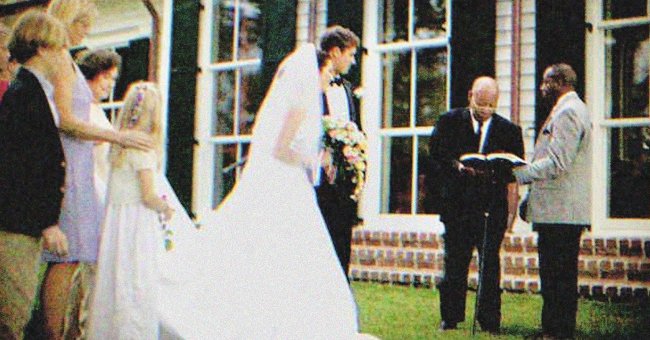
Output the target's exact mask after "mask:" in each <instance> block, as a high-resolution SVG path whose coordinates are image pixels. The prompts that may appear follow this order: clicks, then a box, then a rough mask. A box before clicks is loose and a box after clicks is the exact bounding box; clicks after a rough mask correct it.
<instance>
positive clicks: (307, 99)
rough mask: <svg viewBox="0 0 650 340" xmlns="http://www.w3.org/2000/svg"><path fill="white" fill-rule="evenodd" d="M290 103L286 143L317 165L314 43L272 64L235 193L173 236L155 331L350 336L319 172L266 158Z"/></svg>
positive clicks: (350, 317) (350, 302)
mask: <svg viewBox="0 0 650 340" xmlns="http://www.w3.org/2000/svg"><path fill="white" fill-rule="evenodd" d="M291 110H303V111H304V112H306V118H305V119H304V120H303V122H302V124H301V126H300V128H299V131H298V133H297V136H296V138H295V139H294V140H293V142H292V147H293V149H294V150H295V151H296V152H299V153H300V154H302V155H304V156H305V158H306V159H311V160H312V161H313V163H314V165H313V167H315V169H318V168H317V163H318V162H317V160H318V152H319V147H320V137H321V115H322V104H321V95H320V87H319V75H318V67H317V63H316V54H315V48H314V46H313V45H304V46H303V47H301V48H299V49H297V50H296V51H295V52H294V53H292V54H291V55H290V56H288V57H287V58H286V59H285V60H284V61H283V63H282V64H281V65H280V67H279V68H278V71H277V73H276V75H275V79H274V81H273V84H272V85H271V88H270V89H269V91H268V93H267V96H266V98H265V100H264V103H263V104H262V107H261V109H260V111H259V112H258V115H257V119H256V125H255V128H254V130H253V138H252V141H251V148H250V153H249V157H248V163H247V165H246V167H245V168H244V170H243V173H242V176H241V178H240V180H239V181H238V183H237V185H236V187H235V188H234V189H233V191H232V193H231V194H230V195H229V196H228V197H227V199H226V200H225V201H224V203H223V204H222V205H221V206H220V207H219V209H218V211H217V212H216V213H215V214H214V215H213V216H214V217H212V218H210V219H208V220H206V221H203V223H202V225H203V226H202V230H200V231H198V232H197V233H193V234H194V236H196V235H199V236H198V237H197V238H196V239H198V241H195V242H192V244H189V243H190V242H189V241H188V242H185V240H183V239H182V238H180V237H179V238H178V239H177V240H176V246H177V250H176V251H178V254H177V255H176V256H175V255H173V254H172V253H170V254H167V256H168V258H169V259H168V260H169V261H166V262H165V261H163V262H164V263H163V268H164V270H165V271H167V273H168V274H169V275H170V277H169V280H166V281H165V282H164V284H163V287H162V291H161V299H162V303H161V307H160V312H161V320H162V328H163V329H162V332H161V337H163V338H183V339H352V338H356V337H357V331H358V323H357V310H356V305H355V302H354V299H353V297H352V293H351V291H350V287H349V285H348V283H347V281H346V279H345V276H344V273H343V271H342V269H341V266H340V264H339V263H338V260H337V257H336V253H335V251H334V248H333V245H332V241H331V239H330V237H329V234H328V232H327V228H326V226H325V223H324V221H323V218H322V216H321V213H320V211H319V209H318V205H317V203H316V197H315V193H314V188H313V185H314V184H313V181H312V176H311V175H310V174H312V173H318V172H317V171H313V169H311V170H310V169H305V168H304V167H300V166H293V165H289V164H286V163H284V162H281V161H279V160H278V159H276V158H275V157H273V149H274V147H275V143H276V141H277V140H278V136H279V135H280V133H281V131H282V129H283V125H284V123H285V121H286V117H287V113H288V112H290V111H291ZM175 272H177V273H178V274H176V275H174V273H175ZM171 276H175V277H171Z"/></svg>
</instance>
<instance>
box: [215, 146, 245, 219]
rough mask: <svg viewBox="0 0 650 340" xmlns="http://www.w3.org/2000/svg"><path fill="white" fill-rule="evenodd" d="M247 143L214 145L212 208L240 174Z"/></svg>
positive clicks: (222, 197) (226, 193)
mask: <svg viewBox="0 0 650 340" xmlns="http://www.w3.org/2000/svg"><path fill="white" fill-rule="evenodd" d="M248 149H249V144H248V143H246V144H217V145H216V146H215V154H214V159H215V174H214V193H213V195H214V196H213V200H212V202H213V207H212V208H213V209H214V208H216V207H217V206H218V205H219V204H220V203H221V202H222V201H223V199H224V198H225V197H226V196H227V195H228V194H229V193H230V191H231V190H232V188H233V187H234V185H235V181H236V180H237V179H238V178H239V175H240V174H241V169H242V166H243V165H244V164H245V163H244V162H245V157H246V155H247V154H248Z"/></svg>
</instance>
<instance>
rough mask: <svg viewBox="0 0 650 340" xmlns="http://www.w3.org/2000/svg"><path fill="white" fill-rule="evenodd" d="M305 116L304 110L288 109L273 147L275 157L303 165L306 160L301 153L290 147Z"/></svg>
mask: <svg viewBox="0 0 650 340" xmlns="http://www.w3.org/2000/svg"><path fill="white" fill-rule="evenodd" d="M305 117H306V112H305V110H296V109H294V110H291V111H289V113H288V114H287V117H286V119H285V121H284V124H283V125H282V130H280V135H279V136H278V139H277V141H276V142H275V146H274V148H273V156H274V157H275V158H277V159H279V160H280V161H282V162H285V163H287V164H290V165H295V166H303V165H305V161H306V160H304V159H303V157H302V155H300V154H299V153H298V152H296V151H294V150H293V149H292V148H291V142H292V141H293V140H294V138H295V137H296V133H297V132H298V129H299V128H300V125H301V123H302V121H303V120H304V119H305Z"/></svg>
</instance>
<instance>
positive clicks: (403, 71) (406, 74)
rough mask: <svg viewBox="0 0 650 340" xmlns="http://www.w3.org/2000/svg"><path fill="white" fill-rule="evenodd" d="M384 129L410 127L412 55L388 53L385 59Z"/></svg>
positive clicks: (408, 53) (407, 53)
mask: <svg viewBox="0 0 650 340" xmlns="http://www.w3.org/2000/svg"><path fill="white" fill-rule="evenodd" d="M382 63H383V80H384V86H383V91H384V95H383V103H382V127H384V128H389V127H406V126H409V122H410V113H409V104H410V93H411V92H410V91H411V53H410V52H403V53H386V54H385V55H384V57H383V61H382Z"/></svg>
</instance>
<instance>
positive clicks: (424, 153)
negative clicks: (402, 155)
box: [416, 136, 431, 214]
mask: <svg viewBox="0 0 650 340" xmlns="http://www.w3.org/2000/svg"><path fill="white" fill-rule="evenodd" d="M416 138H417V140H418V159H417V162H418V183H417V186H418V188H417V190H418V205H417V213H418V214H424V213H426V210H425V208H424V202H425V198H426V192H427V190H426V186H425V185H424V181H425V177H426V175H427V169H428V168H429V166H428V165H429V141H430V140H431V137H429V136H424V137H423V136H417V137H416Z"/></svg>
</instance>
